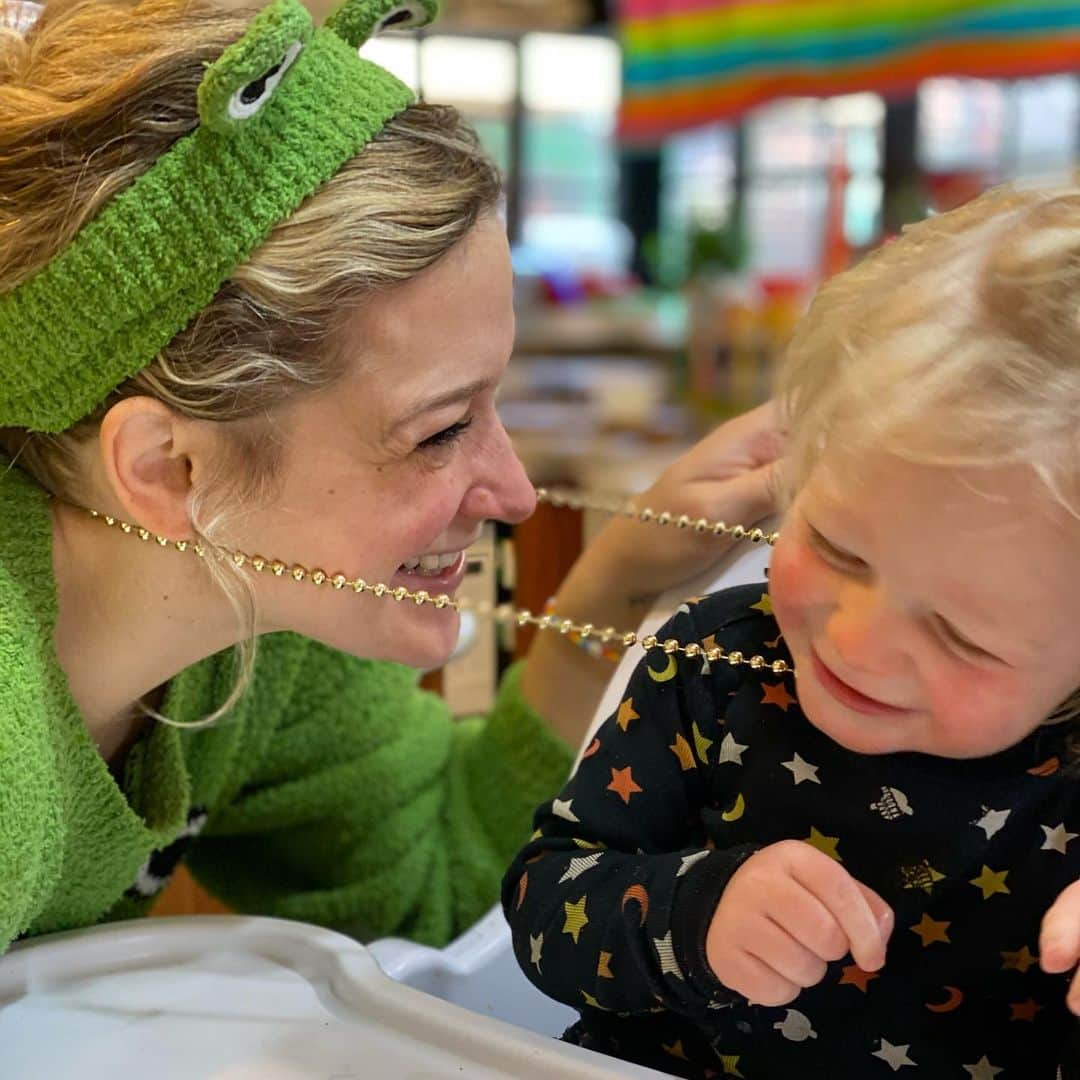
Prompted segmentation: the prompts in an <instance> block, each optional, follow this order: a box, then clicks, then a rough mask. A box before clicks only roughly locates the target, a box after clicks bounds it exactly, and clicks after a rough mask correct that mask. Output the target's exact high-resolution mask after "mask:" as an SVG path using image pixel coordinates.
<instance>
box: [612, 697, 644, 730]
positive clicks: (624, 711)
mask: <svg viewBox="0 0 1080 1080" xmlns="http://www.w3.org/2000/svg"><path fill="white" fill-rule="evenodd" d="M640 719H641V717H640V716H638V714H637V713H636V712H634V699H633V698H632V697H628V698H627V699H626V700H625V701H624V702H623V703H622V704H621V705H620V706H619V711H618V713H617V714H616V716H615V723H616V724H618V725H619V727H621V728H622V729H623V731H625V730H626V729H627V728H628V727H629V726H630V722H631V721H632V720H640Z"/></svg>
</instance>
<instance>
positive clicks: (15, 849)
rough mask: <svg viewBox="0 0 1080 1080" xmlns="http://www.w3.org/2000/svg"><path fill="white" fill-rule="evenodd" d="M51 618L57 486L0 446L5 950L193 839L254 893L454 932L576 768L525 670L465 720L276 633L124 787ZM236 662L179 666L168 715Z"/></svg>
mask: <svg viewBox="0 0 1080 1080" xmlns="http://www.w3.org/2000/svg"><path fill="white" fill-rule="evenodd" d="M55 621H56V588H55V579H54V576H53V572H52V542H51V526H50V518H49V511H48V503H47V499H46V497H45V495H44V494H43V492H42V491H41V489H40V488H39V487H38V486H37V485H36V484H34V483H33V482H32V481H31V480H29V479H28V478H27V477H26V476H25V475H24V474H22V473H21V472H20V471H19V470H18V469H13V468H10V467H9V466H8V464H7V463H6V462H4V461H3V460H2V459H0V952H3V951H4V950H5V949H6V948H7V946H8V944H10V942H11V941H12V940H13V939H14V938H16V937H18V936H20V935H25V934H41V933H45V932H48V931H52V930H62V929H67V928H71V927H78V926H86V925H89V924H91V923H95V922H99V921H101V920H104V919H113V918H125V917H130V916H133V915H137V914H142V913H144V912H145V911H146V909H147V908H148V907H149V905H150V902H151V898H152V893H153V892H154V890H155V889H156V888H157V887H160V885H161V884H162V879H163V878H164V877H166V876H167V873H168V870H169V868H170V865H171V864H173V863H174V862H175V861H176V857H177V856H179V854H180V853H181V852H183V857H184V858H185V860H186V861H187V863H188V865H189V867H190V869H191V870H192V872H193V873H194V874H195V875H196V877H198V878H199V879H200V881H201V882H202V883H203V884H204V885H205V886H206V887H207V888H208V889H210V890H211V891H212V892H213V893H214V894H216V895H217V896H218V897H220V898H221V899H222V900H223V901H225V902H226V903H227V904H229V905H231V906H233V907H235V908H236V909H238V910H242V911H247V912H254V913H258V914H265V915H278V916H283V917H287V918H295V919H302V920H306V921H310V922H315V923H321V924H323V925H327V926H331V927H334V928H337V929H340V930H344V931H345V932H347V933H350V934H353V935H354V936H356V937H358V938H360V939H362V940H368V939H372V938H377V937H381V936H384V935H388V934H397V935H402V936H406V937H410V938H413V939H415V940H417V941H422V942H425V943H428V944H436V945H438V944H442V943H444V942H446V941H447V940H449V939H450V938H451V937H452V936H454V935H455V934H457V933H458V932H460V931H461V930H464V929H465V928H466V927H468V926H469V925H470V923H472V922H473V921H474V920H475V919H477V918H478V917H479V916H480V915H481V914H483V913H484V911H485V910H486V909H487V908H488V907H489V906H490V905H491V904H493V903H494V902H495V900H496V899H497V896H498V888H499V881H500V878H501V875H502V873H503V871H504V869H505V868H506V866H507V865H508V864H509V863H510V860H511V858H512V857H513V854H514V852H515V851H516V850H517V848H518V847H520V845H521V843H522V842H523V841H524V840H525V839H526V837H527V835H528V832H529V822H530V818H531V814H532V811H533V809H534V808H535V806H536V805H537V804H538V803H540V802H542V801H543V800H544V799H545V798H549V797H550V796H551V794H552V793H553V792H555V791H556V790H558V788H559V787H560V785H561V784H562V783H563V782H564V780H565V779H566V776H567V774H568V772H569V769H570V764H571V755H570V752H569V750H568V749H567V747H566V746H565V745H564V744H563V743H562V742H561V741H560V740H559V739H558V738H557V737H556V736H555V735H554V734H553V733H552V732H551V731H550V730H549V729H548V728H547V727H546V726H545V725H544V723H543V722H542V721H541V720H540V718H539V717H538V716H536V715H535V714H534V713H533V712H532V711H531V710H530V709H529V707H528V706H527V705H526V704H525V702H524V700H523V699H522V696H521V693H520V689H519V680H520V669H512V670H511V671H510V672H509V673H508V675H507V677H506V678H505V679H504V681H503V684H502V686H501V688H500V690H499V695H498V700H497V702H496V705H495V708H494V710H493V711H492V713H491V715H490V716H488V717H478V718H472V719H468V720H464V721H456V722H455V721H454V720H453V719H452V718H451V716H450V715H449V713H448V712H447V709H446V706H445V705H444V704H443V702H442V701H440V700H439V698H437V697H435V696H433V695H431V694H428V693H424V692H423V691H421V690H420V689H419V688H418V687H417V685H416V673H415V672H414V671H411V670H410V669H408V668H405V667H401V666H399V665H395V664H388V663H376V662H372V661H366V660H358V659H355V658H353V657H349V656H345V655H344V654H342V653H338V652H335V651H334V650H331V649H328V648H326V647H324V646H322V645H319V644H317V643H315V642H312V641H310V640H307V639H304V638H300V637H298V636H296V635H293V634H273V635H269V636H267V637H264V638H263V639H262V640H261V641H260V645H259V656H258V660H257V665H256V674H255V679H254V682H253V685H252V687H251V688H250V690H249V691H248V693H247V694H246V695H245V697H244V699H243V700H242V701H241V702H240V703H239V705H238V706H237V707H236V708H235V710H234V711H233V713H232V715H230V717H229V718H227V719H226V720H224V721H222V722H220V723H219V724H218V725H217V726H216V727H213V728H210V729H207V730H203V731H192V732H182V731H177V730H176V729H175V728H172V727H168V726H166V725H156V726H155V727H154V728H153V729H152V730H151V731H150V732H149V734H148V735H147V736H145V737H144V738H143V739H141V740H140V741H139V742H138V743H137V744H136V745H135V746H134V747H133V748H132V750H131V751H130V753H129V754H128V757H127V759H126V763H125V766H124V777H123V780H122V782H121V783H119V784H118V783H117V781H116V780H115V779H114V778H113V775H112V774H111V773H110V771H109V769H108V767H107V766H106V763H105V761H104V760H103V759H102V758H101V756H100V754H99V753H98V751H97V748H96V747H95V745H94V743H93V741H92V740H91V739H90V737H89V735H88V733H87V731H86V727H85V725H84V723H83V721H82V719H81V717H80V716H79V713H78V709H77V708H76V706H75V703H74V702H73V700H72V698H71V695H70V692H69V690H68V687H67V682H66V680H65V677H64V675H63V672H62V671H61V669H60V666H59V664H58V662H57V658H56V653H55V649H54V644H53V632H54V627H55ZM230 667H231V660H230V658H229V656H228V655H227V654H222V655H220V656H217V657H211V658H210V659H208V660H206V661H204V662H203V663H201V664H198V665H196V666H195V667H192V668H190V669H189V670H187V671H184V672H182V673H181V674H180V675H178V676H177V677H176V678H175V679H174V680H173V681H172V683H171V684H170V686H169V689H168V693H167V696H166V701H165V705H164V711H165V713H166V715H169V716H171V717H173V718H175V719H177V720H193V719H197V718H199V717H201V716H204V715H206V714H207V713H209V712H211V711H212V710H213V709H214V707H215V704H217V703H220V702H221V701H222V700H224V695H225V694H226V693H227V692H228V688H229V684H230ZM204 823H205V824H204ZM200 826H202V828H201V831H197V830H198V828H199V827H200ZM196 832H197V835H195V836H194V837H193V838H188V837H189V834H191V833H196Z"/></svg>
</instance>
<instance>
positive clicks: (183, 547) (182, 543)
mask: <svg viewBox="0 0 1080 1080" xmlns="http://www.w3.org/2000/svg"><path fill="white" fill-rule="evenodd" d="M173 547H175V548H176V550H177V551H187V541H186V540H177V541H176V543H175V544H173Z"/></svg>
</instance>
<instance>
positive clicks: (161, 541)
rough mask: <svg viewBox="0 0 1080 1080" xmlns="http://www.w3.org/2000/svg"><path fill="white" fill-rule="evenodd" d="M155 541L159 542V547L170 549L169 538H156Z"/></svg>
mask: <svg viewBox="0 0 1080 1080" xmlns="http://www.w3.org/2000/svg"><path fill="white" fill-rule="evenodd" d="M154 539H155V540H156V541H157V542H158V547H168V546H169V541H168V538H167V537H164V536H155V537H154Z"/></svg>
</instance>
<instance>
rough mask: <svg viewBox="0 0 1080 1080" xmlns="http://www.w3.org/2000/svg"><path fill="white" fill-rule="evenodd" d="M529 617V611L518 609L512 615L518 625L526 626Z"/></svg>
mask: <svg viewBox="0 0 1080 1080" xmlns="http://www.w3.org/2000/svg"><path fill="white" fill-rule="evenodd" d="M530 617H531V616H530V615H529V613H528V612H527V611H519V612H517V614H516V615H515V616H514V618H515V619H516V620H517V624H518V626H527V625H528V622H529V619H530Z"/></svg>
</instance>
